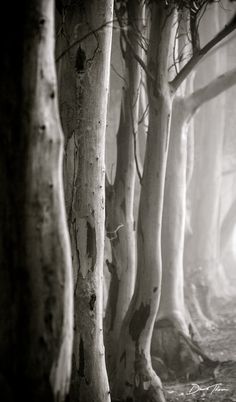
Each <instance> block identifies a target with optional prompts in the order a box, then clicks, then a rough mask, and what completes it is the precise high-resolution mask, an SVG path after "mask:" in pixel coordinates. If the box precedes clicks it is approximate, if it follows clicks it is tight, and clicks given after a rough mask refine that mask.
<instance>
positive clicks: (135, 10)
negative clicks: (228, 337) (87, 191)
mask: <svg viewBox="0 0 236 402" xmlns="http://www.w3.org/2000/svg"><path fill="white" fill-rule="evenodd" d="M143 7H144V5H143V4H142V2H140V3H139V2H136V1H134V0H129V1H128V3H127V12H128V21H129V27H130V28H129V31H128V38H129V40H130V43H131V44H132V46H133V48H134V49H135V52H136V53H137V54H139V55H141V54H142V49H141V47H140V44H139V42H138V40H137V35H138V32H140V31H142V8H143ZM125 65H126V70H125V87H124V89H123V99H122V104H121V115H120V125H119V129H118V133H117V164H116V177H115V182H114V184H113V186H109V189H108V192H107V196H106V201H107V205H106V210H107V213H106V214H107V218H106V228H107V236H108V238H109V239H110V243H111V249H112V262H111V263H108V267H109V270H110V273H111V286H110V290H109V298H108V303H107V311H106V320H105V325H106V339H107V341H106V356H107V364H108V370H109V372H111V371H113V369H114V362H115V359H116V345H117V342H118V339H119V335H120V329H121V325H122V321H123V319H124V316H125V314H126V312H127V310H128V307H129V304H130V300H131V297H132V295H133V290H134V283H135V276H136V269H135V261H136V245H135V226H134V211H133V205H134V188H135V176H136V167H135V155H134V154H135V143H136V137H137V135H138V115H139V92H140V84H141V82H140V81H141V72H140V66H139V64H138V62H137V61H136V60H135V58H134V57H133V55H132V54H131V53H130V52H129V51H128V49H127V51H126V52H125Z"/></svg>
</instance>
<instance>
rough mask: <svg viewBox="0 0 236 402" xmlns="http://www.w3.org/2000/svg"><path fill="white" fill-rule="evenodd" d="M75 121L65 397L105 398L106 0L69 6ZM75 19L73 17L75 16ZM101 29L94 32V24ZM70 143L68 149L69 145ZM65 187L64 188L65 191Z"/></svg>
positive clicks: (110, 6)
mask: <svg viewBox="0 0 236 402" xmlns="http://www.w3.org/2000/svg"><path fill="white" fill-rule="evenodd" d="M70 16H71V18H72V22H73V24H72V26H71V25H70V23H69V27H70V29H71V36H70V38H71V41H75V40H79V38H80V37H84V36H86V34H87V33H89V32H91V31H93V34H92V35H88V36H87V39H86V40H85V41H83V42H81V43H79V44H78V46H77V47H74V48H73V53H72V54H71V56H72V61H73V65H74V74H75V82H74V85H75V89H76V91H75V101H76V125H75V127H74V130H73V131H72V130H71V131H70V134H73V135H72V136H71V137H70V138H71V143H70V145H69V148H67V150H68V151H69V152H70V151H71V155H72V161H71V156H70V154H69V155H68V156H69V158H68V161H69V163H71V167H70V169H68V170H67V174H68V173H69V174H70V172H71V171H73V176H72V177H73V179H72V178H71V177H69V178H68V181H67V182H68V183H70V188H71V190H72V192H71V193H70V197H71V198H70V199H68V201H69V203H68V219H69V223H70V234H71V242H72V251H73V267H74V281H75V283H74V303H75V329H74V332H75V334H74V351H73V372H72V374H73V375H72V386H71V392H70V400H71V401H77V400H78V399H79V400H81V401H83V402H86V401H87V402H91V401H96V402H105V401H107V402H108V401H109V400H110V392H109V384H108V379H107V372H106V365H105V351H104V341H103V258H104V235H105V233H104V226H105V129H106V115H107V100H108V89H109V75H110V53H111V37H112V27H111V25H110V26H109V25H107V22H108V21H112V18H113V2H112V1H111V0H102V1H100V0H93V1H90V2H87V1H83V2H79V4H72V8H71V13H70ZM75 17H76V18H77V21H76V19H75ZM101 26H104V28H103V29H100V30H97V28H98V27H101ZM70 146H71V148H70ZM70 188H69V190H70Z"/></svg>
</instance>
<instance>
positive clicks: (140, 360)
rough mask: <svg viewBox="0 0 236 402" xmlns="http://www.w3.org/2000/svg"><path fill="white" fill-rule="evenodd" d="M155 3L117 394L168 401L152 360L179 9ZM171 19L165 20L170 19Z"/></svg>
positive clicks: (119, 352)
mask: <svg viewBox="0 0 236 402" xmlns="http://www.w3.org/2000/svg"><path fill="white" fill-rule="evenodd" d="M169 13H170V10H167V9H164V8H162V7H161V6H158V5H157V4H153V6H152V28H151V34H150V45H149V46H150V48H149V70H151V72H152V73H153V74H155V77H156V79H155V86H153V85H150V86H149V104H150V114H149V132H148V136H147V146H146V155H145V162H144V172H143V179H142V188H141V196H140V197H141V198H140V205H139V220H138V239H137V242H138V244H137V279H136V286H135V291H134V296H133V298H132V301H131V305H130V307H129V310H128V313H127V315H126V317H125V320H124V323H123V326H122V329H121V336H120V342H119V351H118V356H117V367H116V369H117V372H116V382H115V386H114V392H115V396H116V397H117V398H120V399H121V400H122V401H123V400H124V401H126V400H130V401H144V400H145V401H163V400H164V396H163V391H162V386H161V382H160V380H159V378H158V376H157V375H156V374H155V372H154V370H153V368H152V365H151V356H150V344H151V336H152V331H153V326H154V321H155V317H156V313H157V309H158V304H159V298H160V288H161V217H162V208H163V196H164V180H165V168H166V160H167V151H168V141H169V128H170V127H169V126H170V118H171V94H170V90H169V86H168V78H167V77H166V74H167V63H168V51H169V46H170V42H171V39H172V37H171V28H172V22H173V13H170V16H169V17H168V18H166V17H167V15H169ZM164 21H165V23H164Z"/></svg>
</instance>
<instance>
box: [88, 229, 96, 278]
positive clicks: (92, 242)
mask: <svg viewBox="0 0 236 402" xmlns="http://www.w3.org/2000/svg"><path fill="white" fill-rule="evenodd" d="M87 256H88V258H91V259H92V266H91V269H92V270H93V269H94V265H95V263H96V257H97V248H96V231H95V228H93V227H92V226H91V225H90V223H89V222H88V221H87Z"/></svg>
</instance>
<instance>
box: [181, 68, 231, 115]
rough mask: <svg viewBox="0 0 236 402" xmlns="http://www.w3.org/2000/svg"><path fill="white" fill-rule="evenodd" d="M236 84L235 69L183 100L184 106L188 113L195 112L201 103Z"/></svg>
mask: <svg viewBox="0 0 236 402" xmlns="http://www.w3.org/2000/svg"><path fill="white" fill-rule="evenodd" d="M235 84H236V68H233V69H232V70H230V71H228V72H226V73H225V74H221V75H219V76H218V77H217V78H215V79H214V80H213V81H211V82H210V83H209V84H207V85H206V86H204V87H203V88H200V89H198V90H196V91H195V92H193V93H192V94H191V95H189V96H188V97H187V98H185V102H186V105H188V106H187V107H188V108H189V110H190V113H192V112H194V111H196V110H197V109H198V108H199V107H200V106H201V105H202V104H203V103H205V102H208V101H209V100H211V99H213V98H215V97H216V96H217V95H219V94H220V93H222V92H223V91H226V90H227V89H228V88H230V87H232V86H233V85H235Z"/></svg>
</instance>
